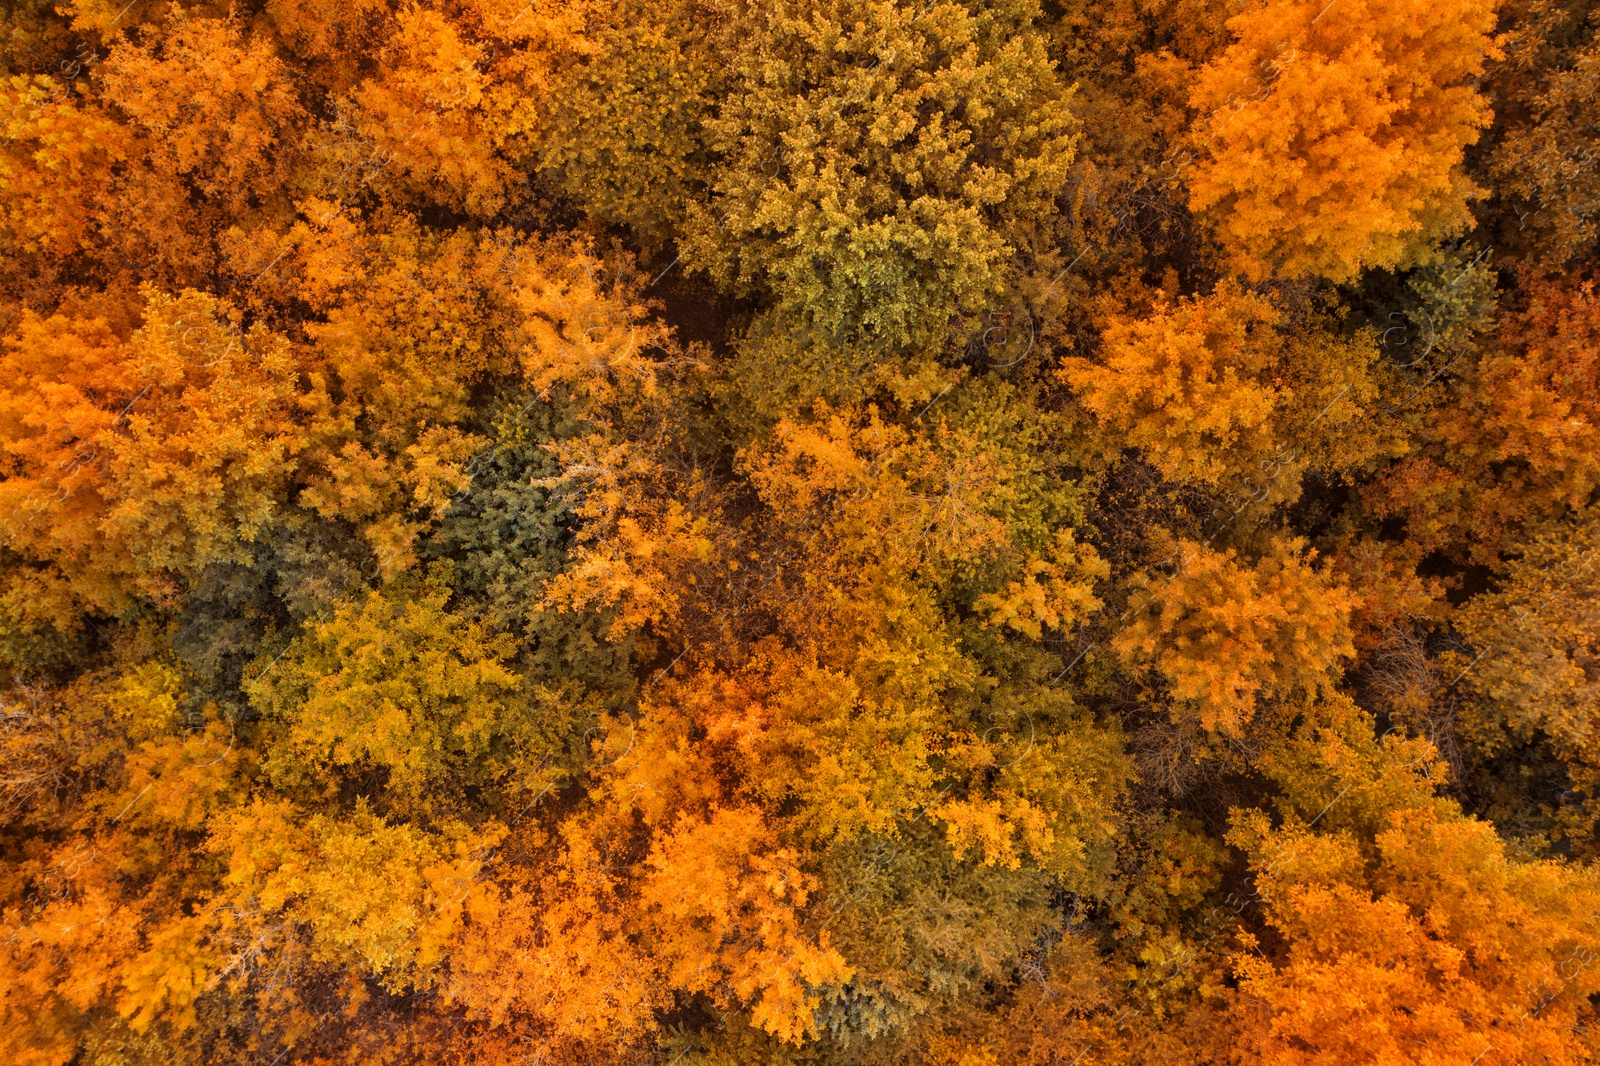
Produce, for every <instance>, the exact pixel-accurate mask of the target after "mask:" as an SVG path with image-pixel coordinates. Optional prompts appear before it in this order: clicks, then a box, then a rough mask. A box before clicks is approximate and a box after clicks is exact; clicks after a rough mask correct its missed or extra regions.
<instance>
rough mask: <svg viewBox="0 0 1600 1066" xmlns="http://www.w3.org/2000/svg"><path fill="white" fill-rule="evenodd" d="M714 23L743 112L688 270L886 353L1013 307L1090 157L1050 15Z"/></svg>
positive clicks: (791, 8)
mask: <svg viewBox="0 0 1600 1066" xmlns="http://www.w3.org/2000/svg"><path fill="white" fill-rule="evenodd" d="M713 10H714V11H716V12H717V14H718V15H719V16H720V18H721V19H723V20H725V25H724V26H723V27H721V28H720V30H719V39H720V40H723V41H726V42H727V44H726V47H728V49H729V51H730V53H731V55H732V57H733V59H732V67H731V70H730V75H731V78H730V83H729V84H730V92H729V94H728V96H727V97H726V99H725V100H723V101H722V104H721V106H720V107H719V108H718V111H717V114H716V115H715V117H713V118H708V119H707V120H706V122H705V126H706V129H707V131H708V132H707V136H708V141H709V144H710V147H711V150H712V151H713V152H714V153H715V154H716V156H717V157H718V162H717V163H716V165H715V166H714V168H713V170H712V172H711V176H710V179H709V180H710V184H711V186H712V189H713V194H714V195H713V200H712V203H711V204H710V205H706V204H694V205H692V206H691V209H690V216H689V222H688V226H687V233H686V236H685V239H684V241H683V244H682V248H683V254H684V257H685V261H686V263H688V264H689V265H690V266H691V267H692V268H694V269H699V270H704V271H707V272H708V273H710V274H711V276H712V277H713V278H715V279H716V280H717V281H718V283H719V284H722V285H724V286H732V287H734V288H735V289H736V290H737V291H740V292H763V293H769V294H771V296H772V298H773V300H774V303H775V306H776V307H777V308H778V310H779V311H780V312H782V313H784V314H785V315H787V316H788V317H789V318H791V319H793V320H796V321H797V322H798V323H800V324H801V328H802V329H804V330H807V331H809V332H811V333H813V334H815V335H816V336H817V337H818V338H819V339H822V340H828V339H832V340H834V341H836V342H838V341H842V342H848V343H859V344H860V345H862V346H864V347H866V348H868V349H872V350H878V351H890V352H892V351H896V350H902V349H906V348H909V347H915V346H923V345H928V344H938V343H939V342H940V341H941V340H942V339H943V338H945V337H946V336H948V335H949V331H950V329H951V326H952V320H954V319H957V318H959V317H962V316H965V317H968V318H970V317H971V316H974V315H976V314H978V313H980V312H982V311H983V310H985V309H986V308H987V307H988V306H989V304H990V303H991V302H992V301H993V300H995V299H996V298H997V297H998V296H999V295H1000V294H1001V293H1002V292H1004V291H1005V288H1006V286H1007V285H1008V283H1009V282H1010V280H1011V273H1012V261H1013V258H1014V257H1015V256H1017V255H1020V254H1024V253H1025V251H1026V250H1027V249H1028V248H1029V245H1030V239H1029V238H1030V225H1033V226H1037V227H1038V228H1039V231H1040V238H1041V243H1043V240H1044V239H1045V238H1044V233H1045V232H1047V227H1048V226H1049V223H1050V219H1051V217H1052V216H1053V214H1054V205H1053V200H1054V197H1055V195H1056V190H1057V189H1059V188H1060V186H1061V184H1062V183H1063V182H1064V180H1065V175H1066V168H1067V166H1068V165H1069V164H1070V163H1071V162H1072V158H1073V152H1074V146H1075V143H1076V142H1075V137H1074V134H1073V120H1072V118H1071V116H1070V113H1069V112H1068V111H1067V106H1066V105H1067V101H1068V99H1069V95H1070V94H1069V93H1068V92H1067V91H1066V90H1065V89H1064V88H1063V87H1062V86H1061V85H1060V84H1059V82H1058V81H1057V80H1056V78H1055V75H1054V73H1053V72H1052V70H1051V68H1050V63H1049V60H1048V59H1047V57H1046V55H1045V50H1044V42H1043V40H1042V39H1041V37H1040V35H1039V34H1038V32H1037V31H1036V30H1035V29H1034V28H1033V23H1034V21H1035V20H1036V18H1037V17H1038V15H1037V11H1038V9H1037V6H1036V5H1034V4H1032V3H1030V2H1027V0H1022V2H1016V3H1007V4H1003V5H999V6H992V5H991V6H985V7H982V8H970V9H969V8H968V7H966V6H963V5H961V4H959V3H953V2H943V3H936V4H932V5H924V6H923V7H921V8H920V9H915V8H913V7H912V6H911V5H909V4H908V5H900V4H896V3H893V2H886V0H872V2H862V0H841V2H839V3H830V4H827V5H823V6H821V7H818V6H816V5H793V4H784V5H780V6H778V7H776V8H772V9H764V10H762V11H760V12H756V11H750V12H749V13H744V12H742V11H741V9H739V8H738V7H735V6H732V5H729V9H728V10H727V11H726V12H725V13H724V11H723V10H722V9H721V8H720V7H714V8H713Z"/></svg>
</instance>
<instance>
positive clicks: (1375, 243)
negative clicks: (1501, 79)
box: [1190, 0, 1497, 282]
mask: <svg viewBox="0 0 1600 1066" xmlns="http://www.w3.org/2000/svg"><path fill="white" fill-rule="evenodd" d="M1494 11H1495V5H1494V3H1492V2H1490V0H1464V2H1461V3H1452V4H1449V5H1445V6H1440V5H1431V4H1419V3H1416V2H1414V0H1395V2H1390V0H1374V2H1371V3H1368V2H1366V0H1353V2H1352V0H1340V2H1339V3H1338V4H1337V5H1335V6H1329V7H1325V6H1324V5H1323V4H1321V3H1317V2H1314V0H1311V2H1305V3H1293V4H1262V5H1258V6H1253V7H1251V8H1250V9H1249V10H1246V11H1243V12H1241V13H1240V14H1238V15H1235V16H1234V17H1233V18H1231V19H1229V20H1228V28H1229V29H1230V30H1231V31H1232V32H1233V33H1234V35H1235V37H1236V40H1235V42H1234V43H1233V44H1232V45H1230V46H1229V47H1228V49H1227V50H1226V51H1224V52H1223V53H1222V55H1221V56H1219V57H1217V58H1216V59H1215V60H1214V61H1212V62H1211V63H1208V64H1207V65H1206V67H1205V68H1204V69H1203V70H1202V71H1201V72H1200V75H1199V77H1198V79H1197V80H1196V83H1195V88H1194V90H1193V93H1192V95H1191V98H1190V105H1191V106H1192V107H1193V108H1194V109H1195V111H1196V112H1198V113H1199V115H1200V116H1201V117H1200V122H1199V125H1198V129H1197V134H1196V141H1197V148H1196V150H1197V151H1198V152H1199V153H1201V155H1200V159H1199V161H1198V163H1197V164H1196V166H1195V170H1194V174H1193V176H1192V177H1191V178H1190V189H1191V194H1190V205H1191V206H1192V207H1193V208H1194V209H1195V210H1196V211H1202V212H1208V213H1209V214H1210V215H1211V216H1212V217H1213V218H1214V219H1215V220H1216V224H1217V227H1218V232H1219V236H1220V238H1221V240H1222V243H1223V246H1224V248H1225V249H1226V250H1227V253H1228V255H1229V268H1230V269H1232V270H1234V271H1236V272H1238V273H1240V274H1243V275H1245V276H1246V277H1249V278H1250V279H1252V280H1260V279H1262V278H1267V277H1283V278H1297V277H1303V276H1306V275H1316V276H1321V277H1326V278H1328V279H1330V280H1332V281H1340V282H1342V281H1348V280H1350V279H1352V278H1354V277H1355V276H1356V275H1357V274H1358V273H1359V272H1360V271H1362V270H1363V269H1369V268H1372V267H1395V266H1405V265H1409V264H1411V263H1413V262H1415V261H1416V260H1417V258H1418V256H1419V254H1420V253H1421V252H1422V251H1423V250H1424V249H1426V248H1427V247H1428V246H1429V244H1430V242H1433V241H1437V240H1440V239H1442V238H1447V237H1450V236H1454V235H1456V234H1458V233H1460V232H1462V231H1463V230H1464V229H1466V228H1467V227H1468V225H1469V224H1470V222H1471V216H1470V215H1469V214H1468V213H1467V202H1468V201H1469V200H1470V199H1472V198H1474V197H1476V196H1479V195H1481V190H1479V189H1478V188H1477V187H1476V186H1475V185H1474V184H1473V183H1472V182H1471V181H1470V180H1469V179H1468V178H1467V176H1466V175H1465V174H1464V173H1463V171H1462V168H1461V163H1462V153H1463V151H1464V150H1465V148H1466V147H1467V146H1468V145H1471V144H1473V143H1475V142H1476V141H1477V139H1478V131H1479V130H1480V129H1481V128H1482V127H1484V126H1486V125H1488V123H1489V118H1490V116H1489V110H1488V107H1487V105H1486V101H1485V100H1484V98H1483V97H1482V96H1481V95H1480V94H1479V93H1478V92H1477V91H1476V90H1475V89H1474V88H1473V87H1472V86H1471V85H1469V84H1466V80H1467V79H1468V78H1471V77H1474V76H1476V75H1479V74H1481V73H1482V72H1483V64H1484V60H1485V58H1488V57H1492V56H1495V55H1496V54H1497V53H1496V52H1495V50H1494V46H1493V45H1492V43H1491V39H1490V33H1491V32H1492V31H1493V29H1494V25H1495V19H1494Z"/></svg>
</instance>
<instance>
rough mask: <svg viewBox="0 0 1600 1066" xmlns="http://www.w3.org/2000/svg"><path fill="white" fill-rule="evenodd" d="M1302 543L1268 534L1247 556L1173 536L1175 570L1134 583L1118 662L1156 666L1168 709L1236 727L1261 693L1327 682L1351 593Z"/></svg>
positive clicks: (1347, 651)
mask: <svg viewBox="0 0 1600 1066" xmlns="http://www.w3.org/2000/svg"><path fill="white" fill-rule="evenodd" d="M1304 552H1305V545H1304V543H1303V542H1296V541H1289V542H1282V541H1273V542H1270V543H1269V545H1268V550H1267V552H1266V553H1265V554H1263V555H1262V557H1261V558H1259V559H1257V560H1255V561H1254V562H1252V563H1246V562H1245V561H1243V560H1240V559H1239V558H1238V556H1237V553H1236V552H1235V551H1234V550H1233V549H1231V548H1230V549H1228V550H1227V551H1216V550H1213V549H1210V548H1205V547H1202V546H1201V545H1198V544H1195V543H1193V542H1189V541H1183V542H1180V543H1179V545H1178V551H1177V553H1176V557H1177V563H1176V572H1175V573H1174V574H1172V575H1171V576H1170V577H1167V576H1165V575H1160V574H1151V575H1142V576H1141V578H1140V580H1139V581H1137V582H1136V583H1135V586H1134V587H1135V590H1136V591H1135V594H1134V601H1133V603H1132V604H1131V605H1130V608H1129V611H1128V614H1130V615H1131V616H1132V617H1131V618H1129V620H1128V622H1127V624H1126V626H1125V628H1124V629H1123V630H1122V631H1121V632H1120V633H1119V634H1118V635H1117V636H1116V637H1115V638H1114V639H1113V641H1112V647H1113V648H1114V649H1115V650H1116V652H1117V654H1118V655H1119V656H1121V657H1122V659H1123V661H1124V662H1125V663H1127V664H1129V665H1141V666H1142V665H1149V666H1153V667H1154V668H1155V669H1156V670H1157V671H1158V672H1159V673H1160V675H1161V676H1162V677H1163V678H1164V679H1165V681H1166V683H1167V686H1168V689H1169V692H1170V696H1171V698H1172V699H1173V700H1174V701H1175V704H1176V706H1175V708H1174V712H1175V713H1192V714H1195V715H1197V716H1198V717H1199V719H1200V722H1201V724H1202V725H1203V726H1204V727H1205V728H1207V729H1210V730H1216V731H1219V732H1221V733H1224V734H1237V733H1239V732H1240V731H1241V730H1242V729H1243V728H1244V726H1245V725H1246V724H1247V723H1248V722H1249V720H1250V719H1251V718H1252V717H1253V716H1254V715H1255V713H1256V710H1257V707H1258V706H1259V704H1260V702H1261V701H1262V700H1264V699H1270V698H1274V697H1278V698H1283V697H1288V696H1291V695H1294V694H1295V693H1299V692H1310V693H1316V692H1320V691H1323V690H1325V689H1327V688H1329V687H1330V685H1331V683H1332V682H1333V680H1334V677H1333V670H1334V669H1335V667H1336V666H1337V665H1338V663H1339V661H1340V660H1341V659H1344V658H1346V657H1348V656H1350V655H1351V654H1352V653H1353V652H1354V650H1355V649H1354V648H1353V647H1352V646H1351V643H1350V624H1349V618H1350V610H1351V608H1352V607H1353V606H1355V603H1356V598H1355V596H1354V595H1353V594H1352V593H1351V592H1350V591H1349V590H1348V589H1345V588H1343V587H1341V586H1339V585H1338V584H1336V583H1334V581H1332V580H1331V579H1330V577H1329V576H1328V575H1327V574H1326V573H1325V572H1322V573H1319V572H1318V571H1316V570H1313V569H1312V568H1311V566H1310V565H1308V564H1309V559H1308V558H1307V557H1306V556H1305V555H1304ZM1314 557H1315V556H1314V554H1313V555H1312V556H1311V557H1310V558H1314Z"/></svg>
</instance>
